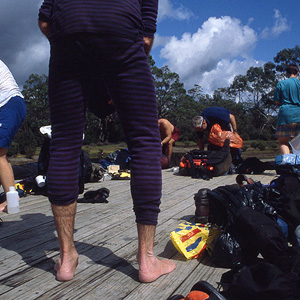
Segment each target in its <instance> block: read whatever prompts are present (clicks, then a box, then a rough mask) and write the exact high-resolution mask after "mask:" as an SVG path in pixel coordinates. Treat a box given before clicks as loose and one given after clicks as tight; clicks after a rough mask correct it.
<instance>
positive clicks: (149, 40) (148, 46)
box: [144, 36, 154, 56]
mask: <svg viewBox="0 0 300 300" xmlns="http://www.w3.org/2000/svg"><path fill="white" fill-rule="evenodd" d="M153 41H154V38H151V37H147V36H144V50H145V53H146V55H147V56H148V55H149V53H150V51H151V48H152V45H153Z"/></svg>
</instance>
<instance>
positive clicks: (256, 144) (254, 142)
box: [250, 141, 258, 149]
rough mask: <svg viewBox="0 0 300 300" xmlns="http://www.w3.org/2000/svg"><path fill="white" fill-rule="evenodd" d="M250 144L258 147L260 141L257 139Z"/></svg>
mask: <svg viewBox="0 0 300 300" xmlns="http://www.w3.org/2000/svg"><path fill="white" fill-rule="evenodd" d="M250 146H251V147H252V148H255V149H256V148H257V147H258V142H257V141H253V142H252V143H251V144H250Z"/></svg>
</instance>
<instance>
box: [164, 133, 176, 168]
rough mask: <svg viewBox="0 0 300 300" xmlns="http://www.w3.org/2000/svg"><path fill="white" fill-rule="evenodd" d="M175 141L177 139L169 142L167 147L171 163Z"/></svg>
mask: <svg viewBox="0 0 300 300" xmlns="http://www.w3.org/2000/svg"><path fill="white" fill-rule="evenodd" d="M174 143H175V141H174V140H173V139H171V140H170V141H169V142H168V144H167V148H166V155H167V156H168V159H169V163H170V164H171V157H172V153H173V145H174Z"/></svg>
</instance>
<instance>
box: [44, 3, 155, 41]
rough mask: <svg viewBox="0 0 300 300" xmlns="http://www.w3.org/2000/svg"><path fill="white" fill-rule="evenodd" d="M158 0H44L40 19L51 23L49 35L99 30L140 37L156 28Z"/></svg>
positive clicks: (54, 36)
mask: <svg viewBox="0 0 300 300" xmlns="http://www.w3.org/2000/svg"><path fill="white" fill-rule="evenodd" d="M157 8H158V0H44V2H43V4H42V6H41V8H40V10H39V20H40V21H43V22H48V23H50V25H51V34H50V37H49V39H50V40H51V39H55V38H57V37H62V36H66V35H69V34H73V33H83V32H90V33H98V34H108V35H111V34H113V35H117V36H123V37H128V38H131V39H135V40H136V39H140V38H141V37H144V36H146V37H153V35H154V33H155V31H156V18H157Z"/></svg>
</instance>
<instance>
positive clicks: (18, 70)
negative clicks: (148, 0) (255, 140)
mask: <svg viewBox="0 0 300 300" xmlns="http://www.w3.org/2000/svg"><path fill="white" fill-rule="evenodd" d="M120 1H121V0H120ZM41 2H42V0H1V1H0V28H1V31H0V53H1V56H0V59H1V60H3V61H4V62H5V63H6V64H7V65H8V67H9V68H10V69H11V71H12V73H13V74H14V76H15V78H16V80H17V82H18V83H19V85H21V86H22V85H23V84H24V82H25V80H27V79H28V77H29V75H30V74H32V73H36V74H47V73H48V60H49V44H48V41H47V40H46V38H45V37H43V36H42V34H41V33H40V31H39V29H38V26H37V15H38V9H39V7H40V4H41ZM299 13H300V0H289V1H279V0H272V1H271V0H260V1H259V0H248V1H245V0H239V1H237V0H218V1H217V0H181V1H180V0H159V16H158V24H157V33H156V36H155V43H154V47H153V49H152V52H151V54H152V56H153V58H154V60H155V62H156V65H157V66H158V67H162V66H163V65H168V67H169V68H170V70H171V71H173V72H176V73H178V74H179V76H180V79H181V81H182V82H183V83H184V85H185V88H186V89H189V88H192V87H193V86H194V84H199V85H201V86H202V88H203V90H204V92H207V93H212V92H213V91H214V90H215V89H217V88H220V87H225V86H228V85H229V84H230V83H231V82H232V80H233V78H234V76H236V75H239V74H245V73H246V71H247V70H248V68H249V67H251V66H262V65H263V64H264V63H265V62H267V61H272V60H273V58H274V56H276V54H277V53H278V52H279V51H280V50H282V49H284V48H293V47H295V46H296V45H297V44H298V45H299V44H300V40H299V38H300V26H299V24H298V23H299Z"/></svg>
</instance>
